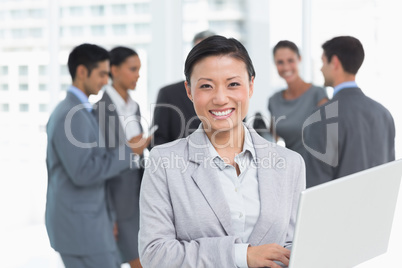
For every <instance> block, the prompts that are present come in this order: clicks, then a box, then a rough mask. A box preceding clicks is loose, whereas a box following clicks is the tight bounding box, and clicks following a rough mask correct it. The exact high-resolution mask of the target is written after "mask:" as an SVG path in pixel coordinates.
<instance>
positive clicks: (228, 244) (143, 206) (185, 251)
mask: <svg viewBox="0 0 402 268" xmlns="http://www.w3.org/2000/svg"><path fill="white" fill-rule="evenodd" d="M162 160H163V158H161V157H160V155H159V153H158V151H157V149H153V150H152V151H151V153H150V155H149V159H148V162H147V163H148V164H147V167H146V169H145V173H144V177H143V180H142V185H141V194H140V232H139V254H140V259H141V263H142V265H143V266H144V267H169V268H174V267H236V266H235V261H234V259H235V258H234V245H235V243H236V242H240V241H236V238H235V237H233V236H223V237H202V238H198V239H195V240H191V241H184V240H178V239H177V238H176V229H175V222H174V218H175V217H174V213H180V212H177V211H173V207H172V203H171V198H170V193H169V186H168V183H169V182H168V178H167V177H166V176H167V174H166V171H165V169H164V167H163V166H162V163H163V161H162Z"/></svg>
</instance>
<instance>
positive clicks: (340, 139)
mask: <svg viewBox="0 0 402 268" xmlns="http://www.w3.org/2000/svg"><path fill="white" fill-rule="evenodd" d="M322 48H323V50H324V52H323V55H322V62H323V65H322V68H321V71H322V73H323V75H324V78H325V86H330V87H333V88H334V97H333V98H332V100H331V101H329V102H327V103H326V104H325V105H324V106H322V107H320V108H319V109H317V110H316V111H315V112H314V113H313V114H312V115H311V116H310V117H309V118H308V119H307V120H306V121H305V123H304V125H303V129H304V131H303V132H304V133H303V139H304V145H305V147H306V149H307V151H308V153H307V156H306V159H305V160H306V174H307V177H306V179H307V187H312V186H315V185H318V184H321V183H325V182H327V181H330V180H334V179H337V178H340V177H343V176H346V175H349V174H352V173H355V172H358V171H361V170H364V169H368V168H371V167H374V166H377V165H381V164H384V163H387V162H390V161H393V160H394V159H395V125H394V120H393V118H392V116H391V114H390V112H389V111H388V110H387V109H386V108H385V107H384V106H382V105H381V104H379V103H378V102H376V101H374V100H372V99H371V98H369V97H367V96H366V95H364V93H363V92H362V90H361V89H360V88H359V87H358V86H357V84H356V82H355V76H356V74H357V71H358V70H359V68H360V66H361V65H362V63H363V59H364V50H363V46H362V44H361V43H360V41H359V40H358V39H356V38H354V37H351V36H339V37H335V38H333V39H331V40H329V41H327V42H326V43H324V44H323V45H322Z"/></svg>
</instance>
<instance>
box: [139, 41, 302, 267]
mask: <svg viewBox="0 0 402 268" xmlns="http://www.w3.org/2000/svg"><path fill="white" fill-rule="evenodd" d="M185 75H186V82H185V85H186V90H187V95H188V97H189V98H190V99H191V100H192V101H193V103H194V108H195V111H196V113H197V115H198V117H199V118H200V119H201V122H202V123H201V124H200V126H199V128H198V130H197V131H196V132H194V133H193V134H191V135H190V136H189V137H188V138H185V139H181V140H178V141H175V142H172V143H167V144H164V145H161V146H157V147H154V148H153V149H152V151H151V153H150V156H149V159H148V160H149V161H148V163H149V164H148V165H147V168H146V169H145V174H144V177H143V182H142V185H141V197H140V233H139V250H140V259H141V263H142V264H143V265H144V267H267V266H268V267H272V268H278V267H280V266H279V265H278V264H277V263H275V261H276V262H282V263H284V264H286V265H287V264H288V263H289V257H290V250H289V249H288V247H290V245H291V244H292V239H293V232H294V226H295V220H296V210H297V205H298V199H299V195H300V192H301V191H302V190H303V189H304V188H305V167H304V162H303V159H302V158H301V157H300V156H299V155H298V154H296V153H294V152H292V151H290V150H288V149H286V148H282V147H277V146H273V144H271V143H269V142H268V141H266V140H265V139H264V138H262V137H260V136H259V135H258V134H257V133H256V132H255V130H254V129H252V128H250V127H248V126H246V125H245V124H243V122H242V120H243V119H244V118H245V116H246V114H247V111H248V107H249V101H250V98H251V96H252V95H253V91H254V78H255V71H254V67H253V64H252V62H251V59H250V57H249V55H248V53H247V51H246V49H245V48H244V46H243V45H242V44H241V43H240V42H238V41H237V40H235V39H232V38H231V39H227V38H225V37H222V36H212V37H209V38H207V39H205V40H204V41H202V42H201V43H199V44H198V45H196V46H195V47H194V48H193V49H192V50H191V51H190V53H189V55H188V57H187V60H186V63H185Z"/></svg>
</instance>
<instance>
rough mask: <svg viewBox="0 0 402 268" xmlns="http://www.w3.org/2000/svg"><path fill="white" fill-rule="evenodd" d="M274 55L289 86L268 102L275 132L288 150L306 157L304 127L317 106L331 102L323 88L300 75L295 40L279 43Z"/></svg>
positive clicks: (272, 127)
mask: <svg viewBox="0 0 402 268" xmlns="http://www.w3.org/2000/svg"><path fill="white" fill-rule="evenodd" d="M273 56H274V61H275V66H276V68H277V70H278V74H279V76H280V77H282V78H283V79H284V80H285V81H286V84H287V88H286V89H283V90H281V91H279V92H277V93H275V94H274V95H272V96H271V97H270V98H269V100H268V111H269V112H270V114H271V127H270V129H271V132H272V134H273V136H274V138H275V139H276V140H278V138H282V139H283V140H284V142H285V145H286V147H287V148H289V149H291V150H293V151H296V152H298V153H299V154H301V155H302V156H304V155H305V148H304V146H303V143H302V125H303V122H304V121H305V119H306V118H307V117H308V116H309V115H310V114H311V112H312V111H313V110H314V109H315V108H316V107H317V106H320V105H322V104H323V103H325V102H326V101H328V97H327V94H326V91H325V90H324V89H323V88H322V87H318V86H315V85H313V84H311V83H307V82H305V81H304V80H303V79H302V78H301V77H300V74H299V64H300V62H301V60H302V59H301V55H300V53H299V49H298V47H297V46H296V45H295V44H294V43H293V42H291V41H288V40H282V41H279V42H278V43H277V44H276V45H275V47H274V49H273Z"/></svg>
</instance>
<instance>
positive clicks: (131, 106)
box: [105, 86, 142, 141]
mask: <svg viewBox="0 0 402 268" xmlns="http://www.w3.org/2000/svg"><path fill="white" fill-rule="evenodd" d="M105 91H106V93H107V94H108V95H109V97H110V98H111V99H112V102H113V103H114V104H115V105H116V112H117V115H118V116H119V121H120V125H121V126H122V128H123V130H124V133H125V136H126V139H127V140H128V141H129V140H131V138H132V137H135V136H138V135H140V134H141V132H142V131H141V125H140V124H141V122H140V121H139V120H140V119H138V118H137V117H136V113H137V111H138V109H139V106H138V104H137V103H136V102H135V101H134V100H133V99H132V98H131V97H130V95H127V96H128V98H127V101H125V100H124V99H123V98H122V97H121V96H120V94H119V93H118V92H117V91H116V89H114V88H113V87H112V86H106V89H105Z"/></svg>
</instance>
